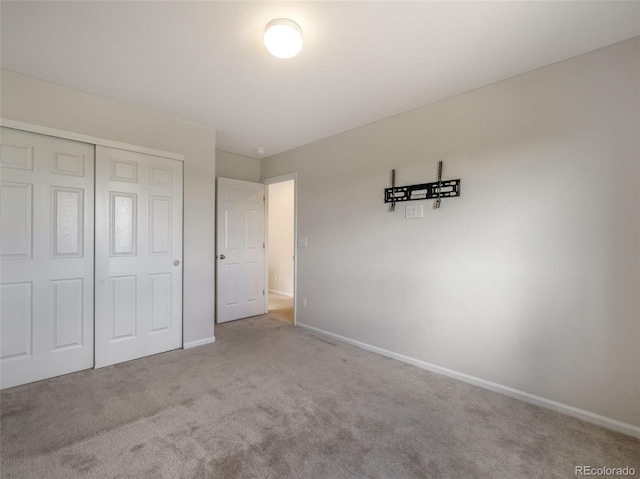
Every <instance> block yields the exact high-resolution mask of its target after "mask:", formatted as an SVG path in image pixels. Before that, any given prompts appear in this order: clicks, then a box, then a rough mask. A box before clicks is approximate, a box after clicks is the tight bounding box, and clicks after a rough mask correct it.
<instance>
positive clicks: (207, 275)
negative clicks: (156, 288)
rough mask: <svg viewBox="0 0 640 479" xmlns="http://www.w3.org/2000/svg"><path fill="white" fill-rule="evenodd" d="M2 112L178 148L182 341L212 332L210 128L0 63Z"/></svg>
mask: <svg viewBox="0 0 640 479" xmlns="http://www.w3.org/2000/svg"><path fill="white" fill-rule="evenodd" d="M1 88H2V89H1V92H0V95H1V98H2V105H1V109H0V116H2V117H3V118H7V119H11V120H17V121H23V122H27V123H33V124H36V125H42V126H47V127H50V128H57V129H60V130H65V131H70V132H75V133H81V134H85V135H90V136H94V137H98V138H104V139H109V140H114V141H119V142H124V143H131V144H134V145H139V146H144V147H148V148H155V149H159V150H164V151H169V152H173V153H180V154H183V155H184V157H185V161H184V184H185V189H184V269H183V272H184V341H185V342H192V341H198V340H202V339H207V338H211V337H212V336H213V323H214V216H215V210H214V198H215V178H214V172H215V131H214V130H212V129H210V128H206V127H203V126H199V125H195V124H193V123H188V122H185V121H181V120H178V119H175V118H171V117H168V116H164V115H160V114H158V113H155V112H153V111H151V110H147V109H144V108H139V107H134V106H130V105H125V104H122V103H118V102H115V101H111V100H107V99H104V98H101V97H97V96H94V95H90V94H86V93H82V92H79V91H77V90H73V89H71V88H66V87H62V86H60V85H55V84H53V83H49V82H45V81H42V80H39V79H35V78H32V77H29V76H25V75H21V74H18V73H14V72H11V71H8V70H4V69H3V70H2V77H1Z"/></svg>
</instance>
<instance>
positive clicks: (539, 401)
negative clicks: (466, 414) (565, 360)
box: [297, 323, 640, 438]
mask: <svg viewBox="0 0 640 479" xmlns="http://www.w3.org/2000/svg"><path fill="white" fill-rule="evenodd" d="M297 326H299V327H301V328H304V329H308V330H309V331H314V332H316V333H320V334H323V335H325V336H329V337H331V338H333V339H336V340H338V341H342V342H345V343H348V344H352V345H354V346H358V347H359V348H362V349H366V350H367V351H371V352H374V353H378V354H381V355H382V356H386V357H388V358H393V359H397V360H398V361H402V362H403V363H407V364H411V365H413V366H417V367H419V368H422V369H426V370H427V371H431V372H433V373H436V374H442V375H443V376H448V377H450V378H453V379H457V380H459V381H463V382H465V383H469V384H473V385H474V386H479V387H481V388H484V389H489V390H490V391H495V392H498V393H501V394H504V395H505V396H509V397H512V398H515V399H520V400H521V401H524V402H527V403H529V404H534V405H536V406H541V407H544V408H547V409H551V410H553V411H557V412H560V413H563V414H566V415H568V416H572V417H575V418H578V419H582V420H583V421H587V422H590V423H593V424H597V425H598V426H602V427H605V428H607V429H611V430H613V431H617V432H621V433H623V434H628V435H629V436H633V437H637V438H640V427H638V426H634V425H633V424H628V423H625V422H622V421H618V420H616V419H611V418H608V417H605V416H601V415H599V414H595V413H592V412H589V411H585V410H584V409H578V408H577V407H573V406H569V405H567V404H562V403H559V402H556V401H552V400H551V399H546V398H543V397H540V396H536V395H534V394H529V393H527V392H524V391H520V390H518V389H514V388H510V387H509V386H503V385H502V384H498V383H494V382H491V381H487V380H485V379H481V378H478V377H475V376H470V375H468V374H464V373H459V372H457V371H454V370H452V369H447V368H443V367H441V366H436V365H435V364H431V363H427V362H425V361H421V360H419V359H415V358H411V357H409V356H405V355H403V354H398V353H394V352H392V351H388V350H386V349H382V348H378V347H377V346H372V345H370V344H367V343H363V342H361V341H356V340H355V339H349V338H346V337H344V336H340V335H338V334H335V333H330V332H328V331H324V330H322V329H318V328H315V327H313V326H309V325H307V324H302V323H298V324H297Z"/></svg>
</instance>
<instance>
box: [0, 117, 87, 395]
mask: <svg viewBox="0 0 640 479" xmlns="http://www.w3.org/2000/svg"><path fill="white" fill-rule="evenodd" d="M93 168H94V147H93V145H88V144H85V143H78V142H74V141H69V140H63V139H60V138H53V137H50V136H44V135H37V134H35V133H28V132H24V131H19V130H13V129H9V128H2V129H1V130H0V180H1V181H0V283H1V284H0V387H2V388H7V387H12V386H17V385H19V384H25V383H28V382H32V381H38V380H40V379H46V378H50V377H54V376H58V375H61V374H66V373H70V372H73V371H79V370H81V369H87V368H91V367H92V366H93V185H94V179H93Z"/></svg>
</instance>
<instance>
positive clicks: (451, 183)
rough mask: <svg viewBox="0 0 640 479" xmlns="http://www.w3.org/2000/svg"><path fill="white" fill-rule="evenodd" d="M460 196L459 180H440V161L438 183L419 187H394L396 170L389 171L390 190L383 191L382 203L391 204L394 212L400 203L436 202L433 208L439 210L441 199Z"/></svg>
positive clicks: (422, 184) (439, 163) (440, 164)
mask: <svg viewBox="0 0 640 479" xmlns="http://www.w3.org/2000/svg"><path fill="white" fill-rule="evenodd" d="M454 196H460V180H459V179H458V180H444V181H443V180H442V161H439V162H438V181H434V182H433V183H420V184H419V185H409V186H396V170H395V169H393V170H391V188H385V190H384V202H385V203H391V211H395V209H396V203H397V202H401V201H417V200H436V202H435V205H434V207H435V208H440V202H441V200H442V198H451V197H454Z"/></svg>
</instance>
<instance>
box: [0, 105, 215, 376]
mask: <svg viewBox="0 0 640 479" xmlns="http://www.w3.org/2000/svg"><path fill="white" fill-rule="evenodd" d="M0 126H4V127H6V128H13V129H14V130H22V131H27V132H30V133H39V134H41V135H47V136H53V137H56V138H63V139H65V140H74V141H78V142H81V143H88V144H90V145H94V146H106V147H108V148H116V149H119V150H127V151H132V152H134V153H143V154H146V155H152V156H160V157H162V158H168V159H170V160H178V161H181V162H182V163H183V171H184V155H183V154H180V153H173V152H170V151H163V150H157V149H155V148H147V147H144V146H139V145H132V144H130V143H123V142H120V141H113V140H108V139H106V138H99V137H96V136H91V135H84V134H82V133H75V132H72V131H67V130H59V129H57V128H50V127H48V126H42V125H36V124H34V123H27V122H23V121H17V120H11V119H8V118H2V117H0ZM94 161H96V159H95V157H94ZM94 183H95V178H94ZM94 198H95V190H94ZM94 215H95V204H94ZM94 235H95V223H94ZM182 238H183V258H184V175H183V179H182ZM94 241H95V238H94ZM183 258H182V259H181V261H182V260H183ZM94 261H95V251H94ZM214 271H215V270H214ZM93 279H94V296H95V265H94V271H93ZM182 293H183V296H182V348H183V349H184V348H185V342H184V262H183V269H182ZM95 319H96V316H95V311H94V315H93V321H94V341H95ZM187 347H193V345H191V346H187ZM95 365H96V360H95V345H94V349H93V367H94V369H95Z"/></svg>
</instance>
